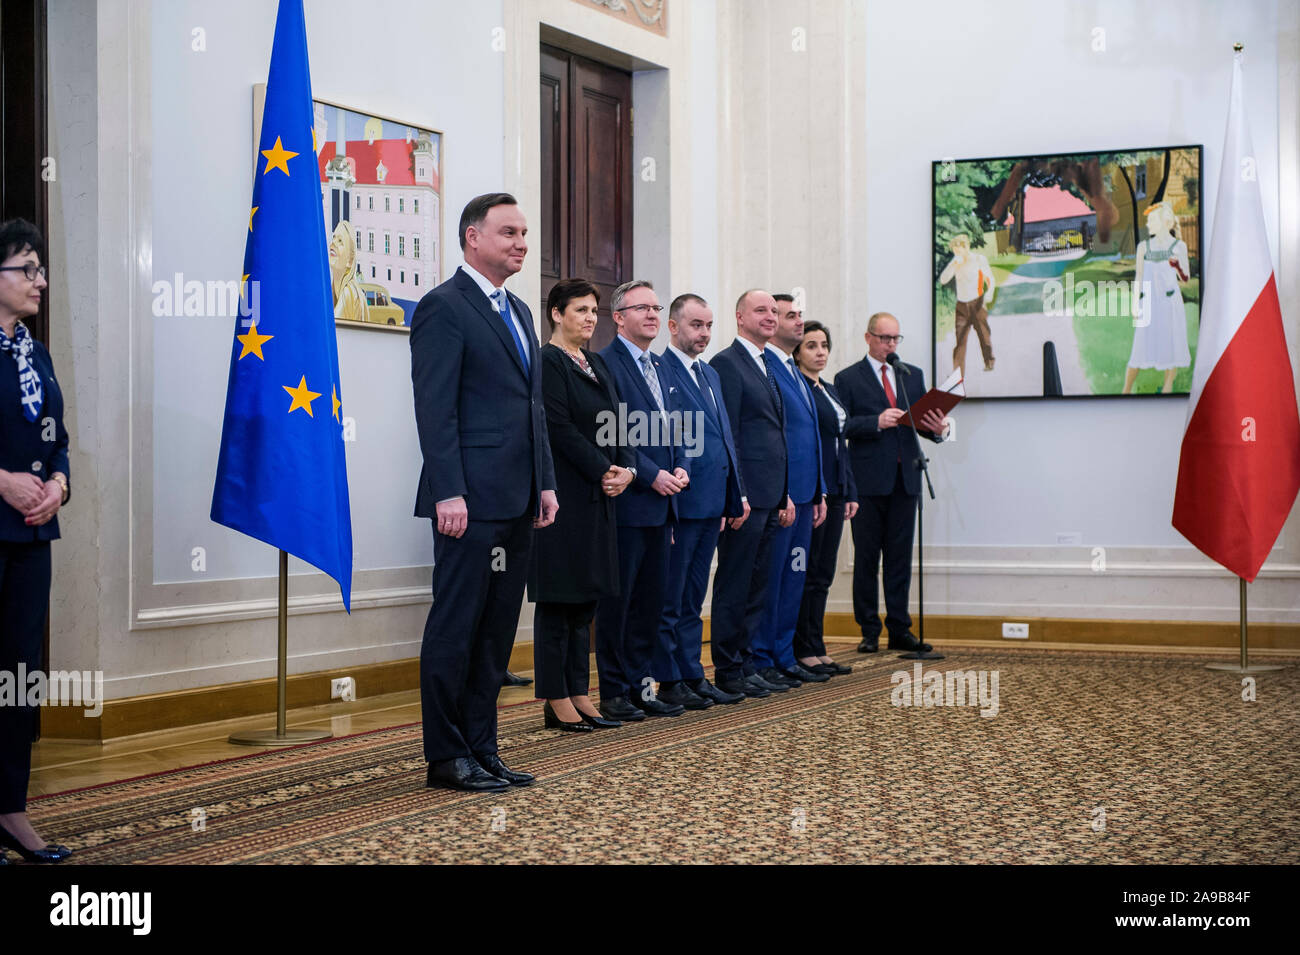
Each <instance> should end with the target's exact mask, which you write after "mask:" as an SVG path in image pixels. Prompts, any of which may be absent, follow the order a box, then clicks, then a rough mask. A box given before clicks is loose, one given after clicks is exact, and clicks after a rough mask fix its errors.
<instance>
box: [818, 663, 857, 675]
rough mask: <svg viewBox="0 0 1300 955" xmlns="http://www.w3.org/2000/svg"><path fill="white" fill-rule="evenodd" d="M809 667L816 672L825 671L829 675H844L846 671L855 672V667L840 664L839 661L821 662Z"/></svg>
mask: <svg viewBox="0 0 1300 955" xmlns="http://www.w3.org/2000/svg"><path fill="white" fill-rule="evenodd" d="M808 669H810V670H812V671H813V672H814V673H825V674H826V675H827V676H843V675H844V674H845V673H852V672H853V667H845V666H840V665H839V664H838V663H819V664H817V665H816V666H815V667H809V668H808Z"/></svg>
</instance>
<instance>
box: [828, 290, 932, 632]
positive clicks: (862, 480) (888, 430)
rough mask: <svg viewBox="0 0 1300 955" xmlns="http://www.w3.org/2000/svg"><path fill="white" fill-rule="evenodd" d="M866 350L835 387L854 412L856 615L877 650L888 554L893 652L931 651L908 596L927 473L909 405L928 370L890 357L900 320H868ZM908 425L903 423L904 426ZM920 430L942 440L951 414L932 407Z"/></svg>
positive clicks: (879, 316)
mask: <svg viewBox="0 0 1300 955" xmlns="http://www.w3.org/2000/svg"><path fill="white" fill-rule="evenodd" d="M866 338H867V356H866V357H865V358H863V359H862V360H861V361H859V362H857V363H855V364H852V365H850V366H849V367H848V368H846V369H844V370H843V371H842V372H840V373H839V374H838V375H836V376H835V390H836V391H838V392H839V395H840V397H841V398H842V399H843V402H844V410H845V411H846V412H848V418H847V420H846V421H845V424H844V435H845V437H847V438H848V439H849V463H850V464H851V465H852V467H853V479H854V481H855V482H856V483H857V485H858V500H859V502H860V507H859V508H858V513H857V514H856V515H855V516H854V518H853V523H852V525H851V527H852V530H853V548H854V562H853V615H854V618H855V619H856V620H857V624H858V626H859V627H860V628H861V630H862V643H861V645H859V647H858V651H859V652H860V653H875V652H876V650H877V641H878V640H879V637H880V612H879V609H878V596H877V594H878V587H877V583H876V580H877V569H878V567H879V566H880V558H881V555H882V554H883V555H884V562H885V563H884V572H885V576H884V584H885V627H886V628H887V629H888V631H889V649H890V650H916V649H917V648H921V649H925V650H929V649H931V648H930V646H929V645H928V644H927V645H924V646H922V644H921V642H920V641H919V640H917V639H916V637H915V636H913V635H912V633H911V627H912V617H911V615H910V614H908V612H907V595H908V591H909V590H910V589H911V586H912V537H913V531H914V529H915V527H916V499H917V496H918V495H920V493H921V473H920V470H919V469H918V468H917V466H916V460H917V442H916V439H915V438H914V437H913V436H912V432H911V429H910V428H908V427H905V425H906V424H907V420H906V414H907V410H906V409H908V408H910V407H911V406H912V405H913V404H914V403H916V402H917V401H918V400H920V398H921V396H922V395H924V394H925V390H926V389H925V375H924V374H923V373H922V371H921V369H920V368H918V367H916V366H915V365H909V364H907V363H906V362H902V361H900V362H898V363H897V365H893V366H891V365H890V364H889V358H890V356H891V355H893V353H894V352H895V351H896V350H897V348H898V343H899V342H900V341H902V340H903V336H902V335H900V334H899V332H898V319H896V318H894V316H893V315H890V314H889V313H888V312H877V313H876V314H875V315H872V316H871V318H870V320H869V321H868V322H867V334H866ZM900 425H903V426H904V427H900ZM916 425H917V433H918V434H920V435H921V436H922V437H924V438H929V439H930V440H931V441H935V442H938V441H942V440H943V434H944V431H945V430H946V429H947V427H948V419H947V417H946V416H944V415H942V414H940V413H939V412H938V411H931V412H930V413H929V414H927V415H924V416H922V417H921V418H919V419H918V420H917V422H916Z"/></svg>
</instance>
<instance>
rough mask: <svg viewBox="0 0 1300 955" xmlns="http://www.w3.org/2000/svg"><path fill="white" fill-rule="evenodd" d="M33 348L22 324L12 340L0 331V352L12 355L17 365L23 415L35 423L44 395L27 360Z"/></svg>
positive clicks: (36, 375)
mask: <svg viewBox="0 0 1300 955" xmlns="http://www.w3.org/2000/svg"><path fill="white" fill-rule="evenodd" d="M34 347H36V343H35V342H34V341H32V336H31V335H30V334H28V332H27V326H26V325H24V324H23V323H22V322H19V323H18V325H17V327H16V328H15V329H14V337H13V338H12V339H11V338H10V337H9V336H8V335H6V334H5V333H4V332H3V331H0V352H4V353H6V354H9V355H13V357H14V361H16V362H17V363H18V386H19V388H21V389H22V396H21V401H22V405H23V415H24V417H26V418H27V420H28V421H35V420H36V419H37V418H38V417H40V414H41V408H42V406H44V404H45V395H44V393H43V392H42V391H41V376H40V375H39V374H38V373H37V371H36V366H35V365H33V364H32V363H31V361H30V360H29V358H30V356H31V354H32V349H33V348H34Z"/></svg>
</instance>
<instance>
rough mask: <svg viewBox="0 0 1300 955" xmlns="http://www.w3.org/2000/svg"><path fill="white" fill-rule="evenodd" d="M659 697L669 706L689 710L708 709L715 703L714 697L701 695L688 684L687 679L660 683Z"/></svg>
mask: <svg viewBox="0 0 1300 955" xmlns="http://www.w3.org/2000/svg"><path fill="white" fill-rule="evenodd" d="M657 699H658V700H659V702H661V703H667V704H668V705H669V706H680V707H683V708H684V709H688V710H707V709H708V708H709V707H710V706H712V705H713V700H712V698H710V697H707V696H700V695H699V694H698V693H696V692H695V691H694V690H692V689H691V688H690V687H689V686H687V685H686V683H685V681H679V682H677V683H672V684H669V685H667V686H665V685H663V684H660V686H659V695H658V697H657Z"/></svg>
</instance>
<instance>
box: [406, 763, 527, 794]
mask: <svg viewBox="0 0 1300 955" xmlns="http://www.w3.org/2000/svg"><path fill="white" fill-rule="evenodd" d="M425 785H426V786H432V787H441V788H443V789H461V790H464V791H465V792H497V793H499V792H501V791H502V790H504V789H509V788H510V784H509V783H508V782H506V781H505V780H504V779H498V778H497V777H496V776H493V775H492V774H491V773H489V772H488V771H487V770H486V769H484V768H483V767H482V766H480V765H479V764H478V761H477V760H475V759H473V758H472V757H469V756H459V757H457V758H456V759H445V760H443V761H442V762H440V763H430V764H429V775H428V776H427V777H426V778H425Z"/></svg>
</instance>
